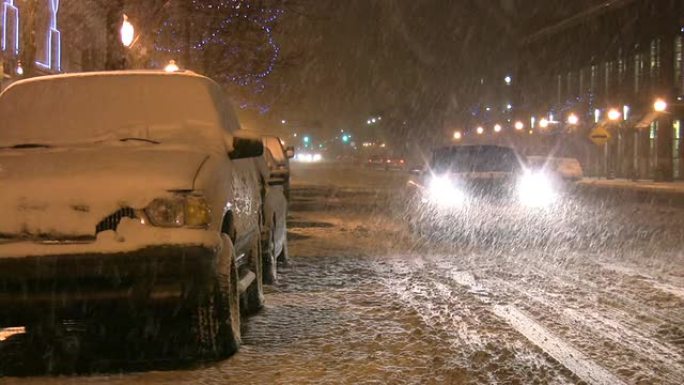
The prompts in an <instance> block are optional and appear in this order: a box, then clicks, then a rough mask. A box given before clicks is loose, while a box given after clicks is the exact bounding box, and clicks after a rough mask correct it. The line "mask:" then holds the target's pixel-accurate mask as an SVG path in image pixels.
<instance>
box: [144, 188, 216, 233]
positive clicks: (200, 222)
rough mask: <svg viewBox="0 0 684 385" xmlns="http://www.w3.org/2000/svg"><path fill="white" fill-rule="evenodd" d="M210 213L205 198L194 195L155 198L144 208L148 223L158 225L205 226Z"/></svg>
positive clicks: (208, 221) (208, 220) (209, 218)
mask: <svg viewBox="0 0 684 385" xmlns="http://www.w3.org/2000/svg"><path fill="white" fill-rule="evenodd" d="M210 213H211V212H210V210H209V205H208V204H207V202H206V200H205V199H204V198H203V197H200V196H196V195H184V196H175V197H170V198H157V199H155V200H153V201H152V202H151V203H150V204H149V205H147V207H146V208H145V215H146V216H147V219H149V221H150V224H152V225H153V226H158V227H190V228H206V227H208V226H209V223H210V221H211V215H210Z"/></svg>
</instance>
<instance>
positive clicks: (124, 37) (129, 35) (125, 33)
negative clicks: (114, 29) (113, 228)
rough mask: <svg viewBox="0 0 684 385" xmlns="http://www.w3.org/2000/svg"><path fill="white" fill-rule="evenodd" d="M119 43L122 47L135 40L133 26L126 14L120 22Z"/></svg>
mask: <svg viewBox="0 0 684 385" xmlns="http://www.w3.org/2000/svg"><path fill="white" fill-rule="evenodd" d="M119 32H120V33H121V43H122V44H123V45H124V47H130V46H131V45H132V44H133V41H134V40H135V28H134V27H133V24H131V22H130V21H128V16H126V15H123V23H121V30H120V31H119Z"/></svg>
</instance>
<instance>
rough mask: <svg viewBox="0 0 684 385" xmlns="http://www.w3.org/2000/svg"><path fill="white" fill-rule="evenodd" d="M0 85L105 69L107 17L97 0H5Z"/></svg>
mask: <svg viewBox="0 0 684 385" xmlns="http://www.w3.org/2000/svg"><path fill="white" fill-rule="evenodd" d="M0 7H1V8H0V13H1V15H0V73H1V74H2V79H0V86H1V87H2V88H4V87H6V86H7V85H9V84H11V82H12V81H15V80H17V79H20V78H23V77H31V76H40V75H47V74H54V73H60V72H76V71H85V70H98V69H103V68H104V62H105V55H106V51H105V50H106V20H105V13H104V10H103V9H102V5H101V4H99V3H98V2H96V1H95V0H62V1H60V0H0Z"/></svg>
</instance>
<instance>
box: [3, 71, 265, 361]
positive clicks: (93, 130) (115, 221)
mask: <svg viewBox="0 0 684 385" xmlns="http://www.w3.org/2000/svg"><path fill="white" fill-rule="evenodd" d="M0 115H1V116H2V129H0V185H1V186H2V188H1V189H2V194H0V212H1V213H2V215H1V216H0V291H1V292H2V295H0V329H2V328H3V327H9V326H18V325H22V326H26V328H27V331H29V332H30V331H31V330H34V329H35V330H41V329H46V330H52V329H53V328H57V329H59V328H60V327H61V326H60V325H61V324H62V320H76V321H81V320H83V321H89V320H90V319H91V318H94V319H95V320H97V328H98V330H101V329H102V328H104V330H108V329H107V327H108V326H112V327H113V328H115V329H117V330H118V329H120V328H127V329H126V333H134V332H136V330H137V331H138V332H140V333H142V331H140V330H145V328H146V326H145V325H158V327H155V329H154V331H155V333H157V337H158V342H160V343H166V342H167V340H168V338H171V337H173V338H174V340H175V341H187V344H188V346H189V347H190V349H191V352H193V354H196V355H199V356H207V357H216V356H225V355H228V354H230V353H232V352H234V351H235V350H237V348H238V346H239V344H240V318H241V307H242V305H241V304H244V305H246V309H245V308H242V310H247V311H249V312H251V311H254V310H256V309H258V308H260V307H261V306H262V305H263V301H264V295H263V284H262V278H261V272H262V267H261V261H262V258H261V257H262V255H261V220H260V219H261V215H262V213H261V207H262V197H261V194H260V186H259V177H260V175H259V170H258V168H257V167H256V163H255V160H254V159H255V158H256V157H260V156H261V155H262V153H263V148H264V146H263V144H262V142H261V140H260V138H259V137H251V136H249V135H246V134H245V133H244V132H242V131H241V130H239V128H240V127H239V123H238V120H237V118H236V116H235V113H234V112H233V110H232V109H231V107H230V103H229V100H228V99H227V98H226V97H225V96H224V94H223V91H222V90H221V87H220V86H219V85H218V84H216V83H215V82H213V81H212V80H210V79H208V78H206V77H203V76H199V75H195V74H192V73H173V74H169V73H163V72H154V71H123V72H106V73H87V74H70V75H57V76H51V77H43V78H34V79H27V80H21V81H18V82H16V83H14V84H12V85H11V86H9V87H8V88H7V89H5V90H4V91H3V92H2V94H0ZM117 312H121V313H117ZM131 314H134V315H135V318H132V319H135V320H138V321H139V322H140V324H136V323H126V322H124V323H121V324H116V325H115V324H108V323H107V322H108V321H109V320H117V321H118V320H120V319H121V318H120V317H122V316H127V315H131ZM117 315H118V316H119V317H117ZM143 317H145V318H143ZM167 325H168V326H167ZM170 325H175V326H174V327H171V326H170ZM147 328H148V329H149V326H147ZM179 348H180V347H179Z"/></svg>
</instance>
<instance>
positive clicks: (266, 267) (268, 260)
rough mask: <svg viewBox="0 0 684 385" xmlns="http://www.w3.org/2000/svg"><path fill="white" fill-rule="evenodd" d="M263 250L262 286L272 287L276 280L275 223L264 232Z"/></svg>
mask: <svg viewBox="0 0 684 385" xmlns="http://www.w3.org/2000/svg"><path fill="white" fill-rule="evenodd" d="M264 238H265V239H264V241H263V245H262V250H263V273H264V277H263V278H264V284H267V285H272V284H274V283H275V282H276V281H277V280H278V263H277V261H276V255H275V223H273V224H272V225H271V227H270V228H269V229H268V230H267V231H266V236H265V237H264Z"/></svg>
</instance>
